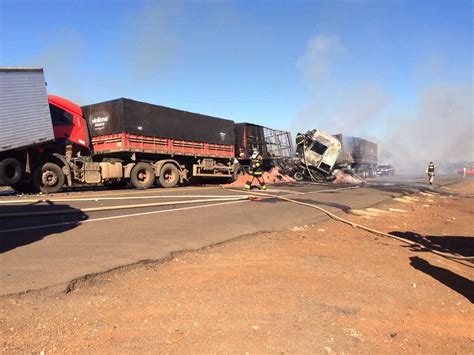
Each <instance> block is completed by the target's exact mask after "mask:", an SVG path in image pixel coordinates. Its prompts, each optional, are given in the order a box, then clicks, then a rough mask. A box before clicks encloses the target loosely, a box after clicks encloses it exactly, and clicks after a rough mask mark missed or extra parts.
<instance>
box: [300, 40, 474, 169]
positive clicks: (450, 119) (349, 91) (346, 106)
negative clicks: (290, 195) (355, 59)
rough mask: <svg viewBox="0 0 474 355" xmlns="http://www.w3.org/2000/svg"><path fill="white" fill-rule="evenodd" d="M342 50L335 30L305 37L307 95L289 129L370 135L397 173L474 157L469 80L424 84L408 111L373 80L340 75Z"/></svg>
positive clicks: (344, 52)
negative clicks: (353, 79) (351, 80)
mask: <svg viewBox="0 0 474 355" xmlns="http://www.w3.org/2000/svg"><path fill="white" fill-rule="evenodd" d="M340 55H349V53H348V51H347V50H346V49H344V47H343V44H342V43H341V41H340V40H339V39H338V38H337V37H335V36H331V35H327V34H325V35H318V36H316V37H314V38H313V39H311V40H310V41H309V42H308V44H307V47H306V51H305V53H304V54H303V55H302V57H301V58H300V59H299V60H298V61H297V68H298V69H299V70H300V71H301V74H302V77H303V80H304V82H305V83H306V85H307V86H308V93H309V99H308V101H307V103H306V104H305V105H304V106H303V107H302V108H301V109H300V111H299V114H298V116H297V117H296V119H295V120H294V122H293V125H292V132H295V131H304V132H305V131H307V130H309V129H312V128H320V129H322V130H323V131H326V132H328V133H331V134H335V133H343V134H345V135H352V136H360V137H362V138H366V139H370V140H373V141H375V142H377V143H378V145H379V163H392V164H394V165H395V167H396V169H397V171H399V172H401V173H415V172H416V173H420V172H424V169H425V167H426V166H425V165H427V163H428V162H429V161H431V160H432V161H435V162H437V163H439V162H463V161H474V146H473V141H474V127H473V125H474V123H473V106H472V105H473V101H472V81H468V82H466V83H454V84H452V83H449V84H448V83H444V82H439V83H436V84H433V83H431V84H430V85H429V86H425V87H422V88H421V89H418V91H417V92H416V95H417V97H416V102H417V103H416V107H415V108H414V110H413V112H409V113H406V112H403V109H402V108H397V107H394V105H393V104H392V100H391V97H390V95H389V93H388V91H387V90H385V89H384V88H383V86H382V85H381V84H379V83H377V82H367V81H360V82H355V83H350V84H347V83H345V82H343V81H341V80H338V77H337V65H338V56H340ZM440 65H441V64H440V63H439V61H438V62H437V63H436V66H437V68H436V69H437V70H438V71H439V66H440ZM354 70H357V69H356V68H354ZM331 79H332V80H331Z"/></svg>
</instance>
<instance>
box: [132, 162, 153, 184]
mask: <svg viewBox="0 0 474 355" xmlns="http://www.w3.org/2000/svg"><path fill="white" fill-rule="evenodd" d="M153 181H155V171H154V169H153V166H151V164H148V163H145V162H139V163H137V164H135V166H134V167H133V169H132V171H131V172H130V183H131V184H132V186H133V187H134V188H136V189H141V190H145V189H148V188H150V187H151V186H152V185H153Z"/></svg>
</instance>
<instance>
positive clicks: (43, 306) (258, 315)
mask: <svg viewBox="0 0 474 355" xmlns="http://www.w3.org/2000/svg"><path fill="white" fill-rule="evenodd" d="M445 191H446V194H444V195H439V194H436V195H434V196H428V195H420V194H418V195H416V196H417V197H418V198H419V200H418V201H415V202H412V203H409V202H404V203H402V202H396V203H393V204H391V205H387V206H383V207H379V208H380V209H382V210H385V211H389V208H395V209H399V210H405V211H407V212H390V213H379V214H378V215H373V216H368V215H366V216H350V217H349V218H350V219H351V220H353V221H357V222H359V223H362V224H367V225H370V226H371V227H374V228H377V229H380V230H382V231H385V232H399V233H400V234H403V235H404V236H405V237H413V235H412V234H410V233H407V232H418V233H420V234H423V235H425V236H427V240H428V241H431V242H432V243H435V244H438V245H440V246H441V247H442V248H443V249H444V250H447V249H449V250H451V251H456V252H458V253H460V254H463V255H473V241H474V235H473V227H472V220H473V217H474V206H473V199H474V182H472V181H471V182H466V183H464V184H462V185H456V186H451V187H449V188H446V189H445ZM458 192H459V193H461V194H460V195H459V196H457V197H450V195H451V196H453V195H454V194H455V193H458ZM308 213H310V212H308ZM473 276H474V272H473V269H472V265H471V264H466V263H464V264H463V263H458V262H453V261H450V260H447V259H443V258H440V257H438V256H435V255H432V254H428V253H424V252H417V251H413V250H411V249H410V248H408V247H405V246H401V245H400V243H399V242H397V241H393V240H389V239H384V238H380V237H376V236H373V235H370V234H368V233H366V232H362V231H358V230H354V229H352V228H351V227H348V226H347V225H342V224H340V223H337V222H333V221H332V222H327V223H324V224H318V225H315V226H294V228H292V230H289V231H287V232H280V233H276V232H275V233H264V234H257V235H251V236H248V237H245V238H241V239H240V240H238V241H235V242H230V243H225V244H222V245H219V246H215V247H211V248H207V249H205V250H202V251H201V252H196V253H186V254H182V255H178V256H177V257H175V258H174V259H173V260H172V261H169V262H165V263H152V264H147V265H142V266H137V267H134V268H133V269H130V268H129V269H126V270H118V271H114V272H111V273H107V274H104V275H101V276H97V277H95V278H93V279H91V280H87V281H84V282H80V283H77V284H75V285H74V287H73V289H72V291H71V292H69V293H58V292H57V290H45V291H39V292H32V293H28V294H25V295H20V296H10V297H4V298H2V299H0V339H1V342H0V345H1V346H2V349H3V351H4V352H8V353H10V352H30V351H35V352H40V351H43V350H45V351H46V352H47V353H48V352H49V351H57V352H83V351H86V352H93V353H104V352H111V353H112V352H113V353H116V352H120V353H124V352H130V353H135V352H173V353H178V352H179V353H189V352H216V351H223V352H231V351H232V352H235V351H238V352H292V353H295V352H298V353H299V352H306V353H324V352H327V353H331V352H338V353H339V352H378V353H385V352H391V353H395V352H400V351H407V352H422V353H455V352H457V353H469V352H471V351H472V348H473V345H474V344H473V339H474V334H473V331H472V328H473V327H472V326H473V324H472V319H473V310H474V309H473V304H472V301H473V297H474V295H473V290H474V284H473V282H472V280H473Z"/></svg>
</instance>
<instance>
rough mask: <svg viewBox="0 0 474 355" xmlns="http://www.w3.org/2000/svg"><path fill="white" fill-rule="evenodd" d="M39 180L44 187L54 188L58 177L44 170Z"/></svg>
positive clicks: (50, 171)
mask: <svg viewBox="0 0 474 355" xmlns="http://www.w3.org/2000/svg"><path fill="white" fill-rule="evenodd" d="M41 180H42V181H43V184H44V185H45V186H54V185H56V184H57V183H58V176H57V175H56V173H55V172H54V171H52V170H46V171H44V172H43V176H42V178H41Z"/></svg>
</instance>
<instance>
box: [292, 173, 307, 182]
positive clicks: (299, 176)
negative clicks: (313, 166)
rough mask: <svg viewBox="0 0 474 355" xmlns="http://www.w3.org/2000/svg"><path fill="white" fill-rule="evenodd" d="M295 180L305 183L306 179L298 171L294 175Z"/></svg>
mask: <svg viewBox="0 0 474 355" xmlns="http://www.w3.org/2000/svg"><path fill="white" fill-rule="evenodd" d="M293 179H295V180H296V181H303V179H304V177H303V174H302V173H301V172H299V171H297V172H295V173H294V174H293Z"/></svg>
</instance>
